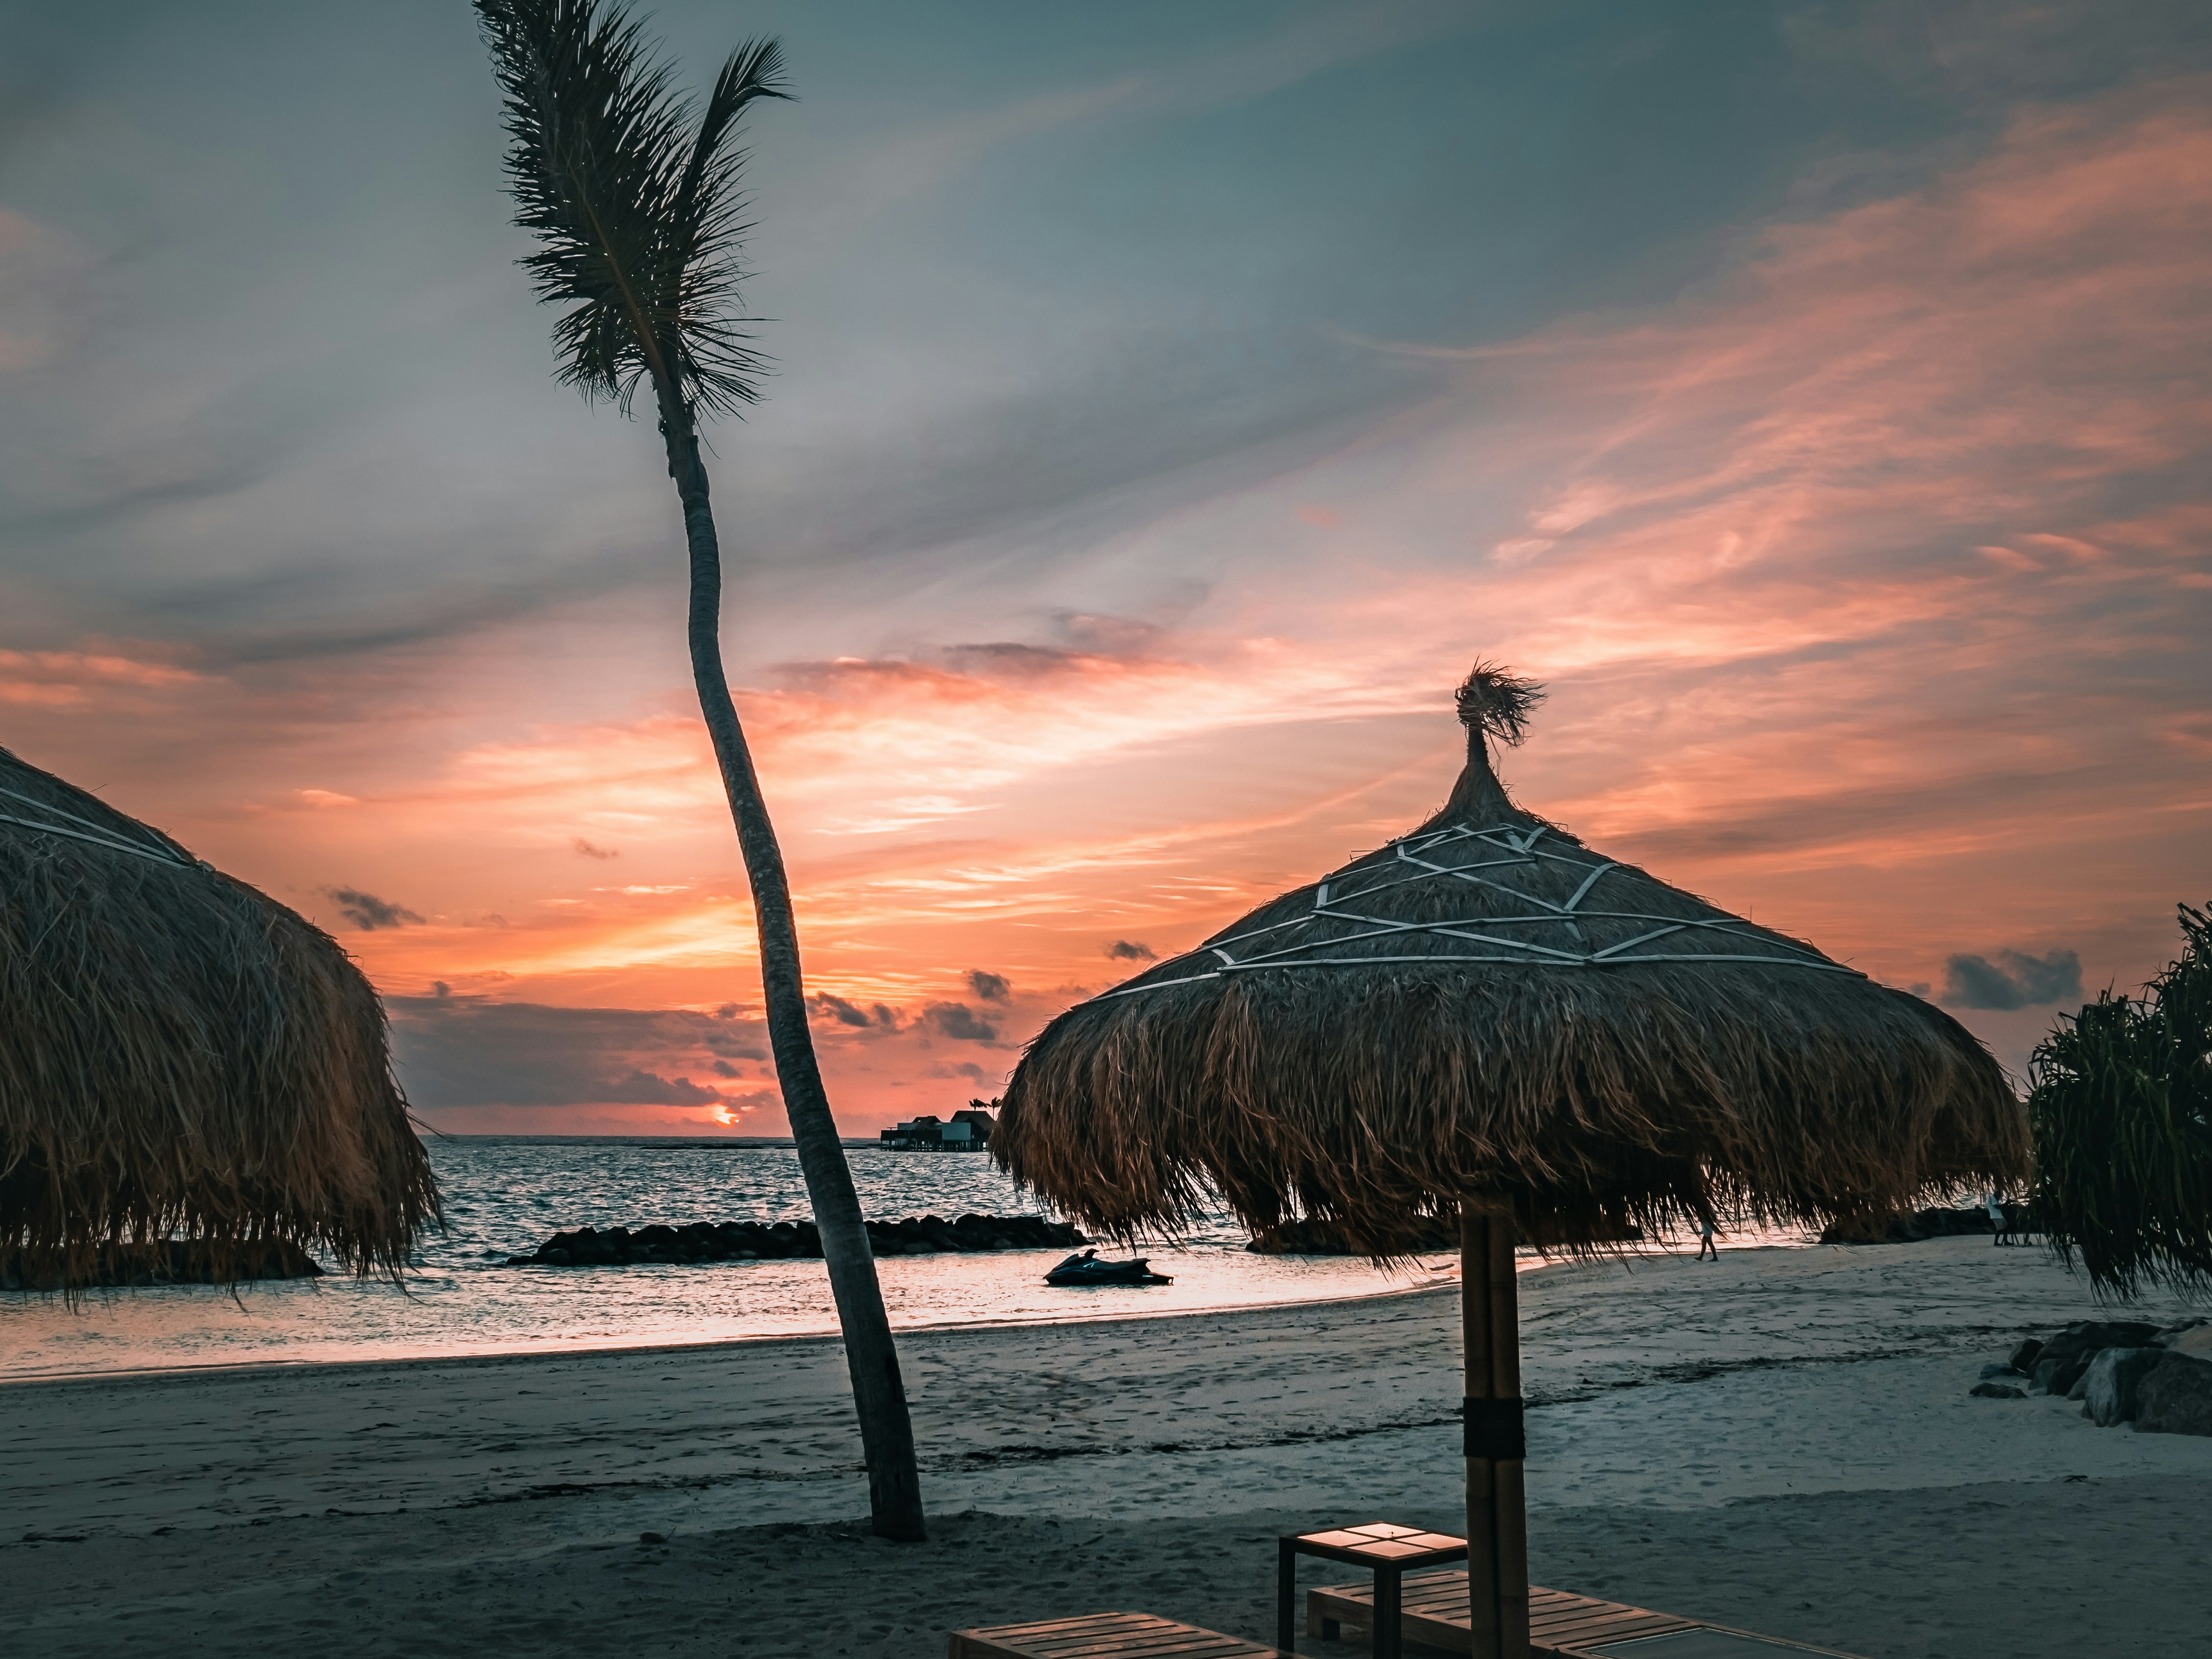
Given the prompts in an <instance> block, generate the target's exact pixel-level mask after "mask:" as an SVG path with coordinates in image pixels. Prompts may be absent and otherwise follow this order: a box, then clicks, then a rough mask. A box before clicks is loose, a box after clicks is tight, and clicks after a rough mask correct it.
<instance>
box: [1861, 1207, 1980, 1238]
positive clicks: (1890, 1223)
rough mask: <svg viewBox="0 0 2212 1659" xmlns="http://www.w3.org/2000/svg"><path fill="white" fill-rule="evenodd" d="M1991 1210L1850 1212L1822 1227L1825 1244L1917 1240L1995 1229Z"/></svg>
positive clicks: (1960, 1235) (1959, 1235) (1964, 1234)
mask: <svg viewBox="0 0 2212 1659" xmlns="http://www.w3.org/2000/svg"><path fill="white" fill-rule="evenodd" d="M1995 1231H1996V1226H1995V1225H1994V1224H1993V1223H1992V1222H1991V1221H1990V1213H1989V1212H1988V1211H1987V1210H1972V1209H1968V1210H1941V1209H1936V1210H1919V1211H1916V1212H1913V1213H1912V1214H1911V1215H1907V1214H1905V1212H1903V1211H1901V1210H1900V1211H1899V1212H1896V1213H1895V1214H1893V1215H1847V1216H1843V1217H1840V1218H1838V1219H1837V1220H1834V1221H1832V1222H1830V1223H1829V1224H1828V1225H1827V1226H1826V1228H1825V1229H1824V1230H1823V1231H1821V1234H1820V1243H1823V1244H1917V1243H1920V1242H1921V1241H1922V1240H1923V1239H1929V1238H1958V1237H1965V1236H1966V1235H1968V1234H1971V1233H1994V1232H1995Z"/></svg>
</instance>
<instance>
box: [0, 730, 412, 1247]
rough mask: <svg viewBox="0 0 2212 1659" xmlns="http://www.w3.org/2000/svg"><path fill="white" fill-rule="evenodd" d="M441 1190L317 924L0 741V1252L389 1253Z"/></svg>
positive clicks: (339, 959)
mask: <svg viewBox="0 0 2212 1659" xmlns="http://www.w3.org/2000/svg"><path fill="white" fill-rule="evenodd" d="M437 1212H438V1197H437V1188H436V1185H435V1182H434V1181H433V1179H432V1177H431V1174H430V1167H429V1160H428V1158H427V1157H426V1156H425V1155H424V1152H423V1150H422V1143H421V1141H420V1140H418V1139H416V1134H415V1132H414V1129H413V1127H412V1126H411V1124H410V1121H409V1119H408V1115H407V1108H406V1103H405V1102H404V1099H403V1098H402V1097H401V1096H400V1092H399V1090H398V1085H397V1084H396V1083H395V1082H394V1080H393V1079H392V1066H391V1060H390V1055H389V1051H388V1049H387V1047H386V1033H385V1020H384V1010H383V1006H382V1005H381V1004H380V1002H379V1001H378V1000H377V996H376V993H375V991H374V989H373V988H371V987H370V985H369V983H368V980H367V979H366V978H364V977H363V976H362V972H361V970H360V969H358V968H356V967H355V966H354V964H353V963H352V961H351V960H350V959H349V957H347V956H346V953H345V952H344V951H343V950H341V949H340V948H339V946H338V945H337V941H336V940H335V939H331V937H330V936H329V935H328V934H326V933H324V932H323V931H322V930H321V929H319V928H318V927H315V926H313V924H312V923H310V922H308V921H306V920H305V919H303V918H302V917H301V916H299V915H295V913H294V912H293V911H291V910H289V909H287V908H285V907H284V906H283V905H281V904H279V903H277V902H276V901H275V900H273V899H271V898H270V897H269V896H267V895H265V894H263V893H260V892H257V891H256V890H254V889H252V888H251V887H249V886H247V885H246V884H245V883H244V882H241V881H236V880H234V879H232V878H230V877H228V876H226V875H224V874H222V872H219V871H217V870H216V869H214V868H213V867H211V866H208V865H205V864H203V863H201V862H200V861H199V860H197V859H195V858H194V857H193V856H192V855H191V854H190V853H189V852H187V851H185V848H183V847H181V846H179V844H178V843H177V842H174V841H172V840H171V839H170V838H169V837H168V836H165V835H162V834H161V832H160V831H158V830H155V829H149V827H147V826H146V825H145V824H143V823H139V822H137V820H136V819H134V818H131V817H126V816H125V815H124V814H123V813H121V812H118V811H115V810H114V809H113V808H112V807H111V806H108V805H106V803H104V802H102V801H100V799H97V798H96V797H94V796H92V795H89V794H87V793H85V792H84V791H83V790H81V789H77V788H74V787H71V786H70V785H69V784H66V783H64V782H63V781H61V780H60V779H59V778H57V777H55V776H53V775H52V774H50V773H46V772H42V771H40V770H39V769H38V768H36V767H34V766H30V765H27V764H26V763H24V762H22V761H21V760H19V759H18V758H16V757H15V756H14V755H12V754H9V752H8V751H7V750H4V749H0V1257H7V1258H10V1259H11V1260H12V1264H13V1266H14V1267H15V1269H16V1270H17V1271H18V1272H19V1273H21V1275H22V1276H23V1277H24V1278H25V1279H27V1280H29V1281H30V1282H33V1283H58V1284H61V1285H65V1286H66V1285H82V1284H84V1283H87V1282H90V1281H91V1280H93V1279H95V1278H100V1279H108V1278H112V1277H114V1276H115V1275H116V1273H117V1270H118V1267H127V1266H128V1264H129V1262H130V1261H131V1259H133V1257H134V1256H135V1255H144V1256H146V1257H147V1258H148V1259H149V1260H153V1259H156V1258H157V1257H159V1256H161V1252H160V1251H159V1250H158V1249H157V1248H156V1241H159V1240H161V1239H165V1238H167V1237H170V1236H171V1235H182V1236H185V1237H193V1238H197V1239H199V1240H202V1241H204V1247H205V1248H204V1252H203V1254H204V1255H206V1257H207V1258H208V1260H209V1261H210V1262H211V1263H212V1265H213V1266H214V1267H215V1268H216V1271H217V1272H218V1273H221V1272H222V1271H223V1270H224V1268H225V1265H226V1263H228V1265H229V1267H230V1268H231V1270H233V1271H235V1270H236V1268H237V1267H239V1266H240V1265H242V1264H250V1263H251V1262H252V1261H254V1260H256V1259H258V1258H260V1257H262V1256H264V1255H266V1253H267V1251H268V1250H269V1249H270V1247H271V1246H272V1245H276V1244H280V1243H293V1244H297V1245H300V1246H302V1247H307V1248H314V1247H320V1248H322V1249H326V1250H328V1251H330V1252H331V1254H333V1255H336V1256H337V1258H338V1259H339V1260H340V1261H343V1262H344V1263H346V1264H347V1265H349V1266H350V1267H354V1268H356V1270H358V1271H361V1272H364V1273H366V1272H369V1271H371V1270H373V1269H382V1270H385V1271H387V1272H392V1273H397V1271H398V1268H399V1267H401V1265H402V1264H403V1263H404V1261H406V1258H407V1254H408V1251H409V1249H410V1247H411V1246H412V1244H413V1243H414V1241H415V1238H416V1235H417V1234H418V1233H419V1232H420V1231H422V1229H423V1228H424V1227H425V1226H426V1225H428V1224H429V1223H430V1222H432V1221H433V1220H435V1218H436V1216H437Z"/></svg>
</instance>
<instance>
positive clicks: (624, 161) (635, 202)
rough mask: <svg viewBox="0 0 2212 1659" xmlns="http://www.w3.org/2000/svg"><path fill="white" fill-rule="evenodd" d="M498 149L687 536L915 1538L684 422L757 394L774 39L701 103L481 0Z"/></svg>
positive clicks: (594, 392)
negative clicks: (501, 142)
mask: <svg viewBox="0 0 2212 1659" xmlns="http://www.w3.org/2000/svg"><path fill="white" fill-rule="evenodd" d="M475 3H476V9H477V16H478V18H479V20H480V21H481V22H482V25H483V33H484V38H485V41H486V43H487V45H489V47H490V49H491V55H492V63H493V67H494V70H495V72H496V74H497V76H498V78H499V83H500V88H501V91H502V92H503V93H504V94H506V112H505V113H506V121H507V133H508V136H509V137H511V138H512V139H513V146H512V148H511V149H509V150H508V152H507V179H508V184H509V188H510V189H511V190H512V191H513V195H514V198H515V201H516V203H517V204H518V207H519V211H518V213H517V214H516V216H515V219H516V222H517V223H518V224H520V225H521V226H522V227H523V228H525V229H526V230H529V231H531V232H532V233H533V234H535V235H536V236H537V238H538V242H539V245H540V246H539V247H538V252H535V253H533V254H532V255H531V256H530V257H529V258H526V259H525V260H523V261H522V264H524V266H525V267H526V269H527V270H529V271H530V273H531V275H532V278H533V279H534V281H535V283H536V287H537V290H538V299H539V300H540V301H544V302H547V303H550V304H556V305H565V306H568V307H570V308H569V310H568V312H567V313H565V314H564V315H563V316H562V319H561V320H560V321H559V322H558V323H557V324H556V325H554V330H553V340H554V347H555V350H556V354H557V355H558V357H559V360H560V378H561V379H562V380H563V381H565V382H567V383H568V385H570V386H574V387H576V388H577V389H578V390H579V391H580V392H582V393H583V394H584V396H585V398H586V399H590V400H604V401H606V402H610V403H612V404H615V405H616V406H617V408H619V409H621V410H623V411H624V412H625V413H627V412H628V411H629V408H630V405H631V403H632V401H633V400H634V398H635V396H636V395H637V393H638V392H640V391H641V389H644V388H647V387H648V386H649V387H650V389H651V392H652V393H653V403H654V405H655V407H656V408H657V409H658V410H659V416H660V435H661V438H662V440H663V441H664V442H665V444H666V446H667V450H668V471H669V474H670V476H671V477H673V478H674V479H675V481H676V494H677V496H678V499H679V500H680V501H682V502H683V506H684V536H685V538H686V540H687V542H688V543H689V544H690V565H691V596H690V647H691V678H692V681H693V684H695V685H696V687H697V689H698V693H699V707H700V710H701V712H702V714H704V715H705V717H706V722H707V731H708V734H709V735H710V736H711V737H712V738H713V739H714V758H715V760H716V762H717V763H718V764H719V765H720V769H721V775H722V787H723V790H724V791H725V793H726V794H727V795H728V796H729V801H730V812H731V816H732V817H733V818H735V819H736V821H737V831H738V847H739V848H740V849H741V851H742V853H743V854H744V863H745V875H746V877H747V878H748V880H749V881H750V884H751V887H752V896H753V909H754V913H755V915H756V917H757V921H758V924H759V928H760V950H761V980H762V985H763V990H764V992H765V994H766V1000H767V1004H768V1026H769V1044H770V1046H771V1048H773V1050H774V1052H775V1068H776V1077H777V1080H778V1082H779V1083H780V1084H781V1087H782V1091H783V1099H784V1107H785V1109H786V1111H787V1113H788V1115H789V1116H790V1119H791V1133H792V1138H793V1140H795V1141H796V1142H797V1143H798V1147H799V1166H800V1168H801V1170H803V1171H804V1172H805V1176H806V1188H807V1193H808V1195H809V1196H810V1197H811V1199H812V1200H813V1204H814V1218H815V1222H816V1225H817V1226H818V1227H819V1228H820V1229H821V1231H822V1254H823V1258H824V1259H825V1261H827V1263H828V1266H829V1285H830V1290H831V1292H832V1294H833V1295H834V1296H835V1297H836V1304H837V1317H838V1321H839V1323H840V1324H841V1325H842V1328H843V1329H844V1334H845V1355H846V1359H847V1362H848V1364H849V1366H850V1367H851V1370H852V1378H853V1394H854V1402H855V1404H856V1405H857V1407H858V1408H859V1413H860V1436H861V1440H862V1443H863V1444H864V1446H865V1448H866V1455H867V1463H868V1492H869V1500H870V1504H871V1507H872V1510H873V1512H874V1519H875V1529H876V1531H877V1532H878V1533H879V1534H883V1535H884V1536H885V1537H889V1538H896V1539H919V1538H921V1536H922V1535H923V1524H922V1513H921V1483H920V1480H919V1478H918V1477H917V1475H916V1474H915V1460H914V1431H913V1426H912V1424H911V1422H910V1421H909V1419H908V1413H907V1403H906V1389H905V1387H904V1385H903V1383H902V1382H901V1381H900V1377H899V1366H898V1353H897V1350H896V1348H895V1347H894V1346H893V1345H892V1342H891V1333H890V1321H889V1320H888V1319H887V1318H886V1317H885V1316H884V1297H883V1291H882V1288H881V1286H880V1285H878V1283H877V1282H876V1268H875V1260H874V1257H873V1256H872V1255H871V1254H870V1251H869V1249H868V1236H867V1231H866V1227H865V1226H864V1225H863V1224H862V1220H861V1217H860V1199H859V1196H858V1195H857V1194H855V1193H854V1190H853V1176H852V1171H851V1170H849V1169H848V1168H847V1167H846V1164H845V1154H844V1150H843V1147H842V1146H841V1144H840V1143H839V1141H838V1139H837V1125H836V1120H835V1119H834V1118H833V1117H832V1116H831V1115H830V1112H829V1096H828V1095H827V1093H826V1092H825V1091H823V1086H822V1069H821V1066H820V1065H819V1064H818V1063H817V1060H816V1059H815V1054H814V1042H813V1038H812V1036H811V1033H810V1032H809V1030H808V1029H807V1024H806V994H805V981H804V980H803V978H802V977H801V975H800V971H799V930H798V927H797V925H796V924H795V922H794V921H793V917H792V908H791V884H790V881H789V879H788V878H787V877H786V875H785V873H784V868H783V854H782V851H781V848H779V847H778V846H777V844H776V839H775V827H774V826H773V825H772V824H771V823H769V814H768V806H767V804H766V803H765V802H764V801H763V799H762V797H761V787H760V780H759V778H758V777H757V775H755V774H754V771H753V762H752V755H751V752H750V750H749V749H748V748H747V746H746V744H745V734H744V728H743V727H742V726H739V725H738V711H737V706H736V704H735V703H733V702H732V701H731V698H730V687H729V681H728V679H727V678H726V675H725V674H724V672H723V669H722V647H721V638H720V625H721V601H722V566H721V554H720V548H719V546H718V544H717V543H716V540H715V536H714V510H713V508H712V507H711V506H710V505H709V504H708V497H707V470H706V468H705V466H704V465H702V463H701V461H700V459H699V422H700V421H701V419H702V417H703V416H710V415H732V414H736V413H738V412H739V411H740V410H742V409H743V408H744V405H745V404H750V403H753V402H756V401H757V399H758V398H759V395H760V393H759V390H758V387H757V384H756V383H757V380H758V378H759V376H760V374H761V373H762V372H763V360H762V359H761V358H760V357H759V356H757V354H756V353H755V352H754V351H753V350H752V349H751V348H750V345H749V343H748V341H749V338H750V337H749V336H747V335H746V334H745V333H744V331H743V330H742V327H741V324H742V322H743V320H744V319H742V318H740V317H738V315H737V314H736V305H735V301H736V299H737V295H738V285H739V283H740V281H741V279H742V278H743V276H744V266H743V264H742V262H741V258H740V254H741V252H742V246H743V242H744V234H745V233H746V231H747V230H748V229H749V228H750V227H749V225H748V224H747V223H746V221H745V216H744V215H745V202H744V197H743V195H742V194H741V193H740V191H739V188H738V183H739V175H740V173H741V172H742V170H743V168H744V161H745V152H744V150H743V149H739V148H738V143H737V137H738V119H739V118H740V117H741V116H743V114H744V112H745V110H746V109H747V108H748V107H749V106H750V105H751V104H752V103H753V102H754V101H755V100H759V99H763V98H782V97H787V96H788V94H787V93H786V92H785V90H784V82H783V80H782V70H783V54H782V50H781V47H780V46H779V45H778V44H777V43H776V42H775V41H774V40H751V41H748V42H746V43H744V45H742V46H739V47H738V49H737V51H736V52H732V54H731V55H730V58H729V61H728V62H727V63H726V64H724V65H723V66H722V71H721V73H720V76H717V77H716V78H715V81H714V89H713V90H712V91H711V92H710V93H709V94H708V96H707V100H706V102H705V105H704V106H698V105H696V103H695V102H694V101H693V100H690V99H689V98H687V97H685V96H684V95H683V94H680V93H678V91H677V90H676V89H675V88H674V87H673V85H672V82H673V72H672V69H671V65H670V64H668V63H667V62H666V61H665V60H663V59H661V58H658V57H657V56H656V55H655V53H654V52H653V49H652V47H651V46H650V45H649V43H648V42H647V40H646V39H645V37H644V34H643V32H642V30H641V27H640V26H639V25H638V23H637V22H636V21H634V20H633V19H632V18H631V17H630V16H629V14H628V12H627V10H626V9H624V8H623V6H622V5H621V4H620V3H618V0H617V3H603V0H475Z"/></svg>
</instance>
